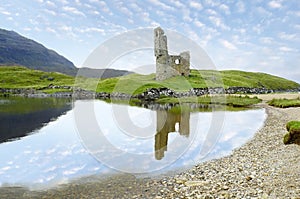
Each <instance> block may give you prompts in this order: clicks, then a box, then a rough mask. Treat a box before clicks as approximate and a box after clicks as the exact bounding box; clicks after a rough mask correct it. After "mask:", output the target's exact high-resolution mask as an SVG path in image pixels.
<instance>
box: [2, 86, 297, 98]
mask: <svg viewBox="0 0 300 199" xmlns="http://www.w3.org/2000/svg"><path fill="white" fill-rule="evenodd" d="M59 88H64V89H69V90H70V92H57V93H53V94H46V93H43V92H42V90H35V89H26V88H16V89H12V88H0V94H2V95H10V94H12V95H18V96H24V97H71V98H72V97H73V98H78V99H82V98H83V99H94V98H97V99H130V98H137V99H140V100H142V101H153V100H155V99H159V98H160V97H161V96H166V97H177V98H180V97H191V96H203V95H209V94H267V93H282V92H300V88H297V89H288V90H272V89H266V88H247V87H230V88H227V89H224V88H221V87H217V88H192V89H190V90H189V91H186V92H176V91H173V90H171V89H169V88H151V89H148V90H147V91H145V92H143V93H141V94H138V95H130V94H125V93H118V92H115V93H106V92H100V93H95V92H92V91H87V90H84V89H80V88H72V87H69V86H67V87H58V89H59ZM53 89H54V88H53ZM55 89H57V88H55Z"/></svg>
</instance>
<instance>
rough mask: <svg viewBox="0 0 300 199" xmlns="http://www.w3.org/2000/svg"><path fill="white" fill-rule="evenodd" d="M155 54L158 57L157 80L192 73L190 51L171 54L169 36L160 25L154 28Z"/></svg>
mask: <svg viewBox="0 0 300 199" xmlns="http://www.w3.org/2000/svg"><path fill="white" fill-rule="evenodd" d="M154 55H155V57H156V80H159V81H162V80H165V79H168V78H170V77H174V76H178V75H182V76H186V77H187V76H189V74H190V52H189V51H186V52H182V53H180V54H179V55H169V53H168V45H167V36H166V35H165V33H164V31H163V30H162V29H161V28H160V27H158V28H155V29H154Z"/></svg>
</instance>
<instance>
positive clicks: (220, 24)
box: [208, 16, 230, 30]
mask: <svg viewBox="0 0 300 199" xmlns="http://www.w3.org/2000/svg"><path fill="white" fill-rule="evenodd" d="M208 18H209V20H210V21H211V22H212V23H213V24H214V25H215V26H216V27H219V28H221V29H223V30H230V27H228V26H226V25H225V24H224V23H223V22H222V19H221V18H220V17H216V16H210V17H208Z"/></svg>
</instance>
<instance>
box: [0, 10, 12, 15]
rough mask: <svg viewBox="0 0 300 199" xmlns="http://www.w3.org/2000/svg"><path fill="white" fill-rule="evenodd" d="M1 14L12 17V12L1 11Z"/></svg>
mask: <svg viewBox="0 0 300 199" xmlns="http://www.w3.org/2000/svg"><path fill="white" fill-rule="evenodd" d="M0 14H3V15H7V16H10V15H11V13H10V12H8V11H5V10H1V11H0Z"/></svg>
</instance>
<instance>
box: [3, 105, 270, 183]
mask: <svg viewBox="0 0 300 199" xmlns="http://www.w3.org/2000/svg"><path fill="white" fill-rule="evenodd" d="M1 102H2V101H1ZM35 103H37V102H35ZM5 104H6V105H7V102H5V103H2V104H1V105H0V106H4V105H5ZM45 107H49V104H48V105H47V104H46V105H45ZM51 107H52V108H53V107H56V108H57V110H60V111H61V112H60V114H61V115H60V116H57V115H51V114H48V117H50V118H51V119H49V121H47V120H46V121H47V122H44V120H43V122H41V123H42V125H37V128H36V126H34V127H33V128H32V130H31V132H26V135H27V136H25V135H22V136H25V137H22V138H20V139H16V140H13V141H7V140H6V142H3V143H1V144H0V184H1V185H23V186H28V187H30V188H37V189H38V188H45V187H47V188H48V187H51V186H55V185H57V184H61V183H66V182H69V181H70V180H73V179H76V178H79V177H84V176H90V175H104V174H108V175H109V174H113V173H118V172H127V173H136V174H143V175H153V174H161V173H165V172H169V171H174V170H176V169H182V168H184V167H189V166H192V165H195V164H196V163H199V162H201V161H206V160H209V159H212V158H218V157H222V156H225V155H228V154H230V153H231V151H232V150H233V149H234V148H237V147H239V146H241V145H242V144H244V143H245V142H246V141H247V140H249V139H250V138H251V137H252V136H253V135H254V133H255V132H256V131H257V130H258V129H259V128H260V127H261V126H262V125H263V122H264V120H265V117H266V114H265V110H264V109H256V110H247V111H236V112H230V111H225V112H223V111H217V112H193V113H191V112H188V111H186V112H184V111H183V112H180V113H178V112H172V111H164V110H157V111H154V110H149V109H145V108H140V107H133V106H127V105H118V104H109V103H106V102H103V101H99V100H78V101H76V102H75V103H74V104H73V107H71V106H70V103H69V102H66V101H65V102H63V103H62V102H60V106H51ZM58 107H59V108H58ZM62 107H63V108H62ZM1 110H4V109H1ZM5 110H9V109H8V108H7V107H6V108H5ZM41 110H44V109H42V108H40V109H39V110H37V111H41ZM58 112H59V111H58ZM1 114H3V115H2V118H4V117H5V114H7V115H9V116H10V117H11V114H12V113H9V112H6V113H5V112H4V111H2V113H1ZM26 114H28V112H26V111H25V112H21V113H19V116H20V115H24V116H26ZM45 115H47V114H46V112H45ZM25 118H26V117H25ZM25 118H24V119H25ZM30 120H31V121H30ZM27 121H28V123H34V121H36V123H39V122H40V121H37V120H35V119H32V118H31V119H28V117H27ZM2 125H3V124H2ZM25 126H26V125H25ZM11 128H12V129H14V127H11ZM2 129H4V128H2ZM10 130H11V129H10ZM27 130H28V128H27ZM12 132H13V130H12ZM24 132H25V131H24ZM1 133H2V134H3V132H1Z"/></svg>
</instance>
